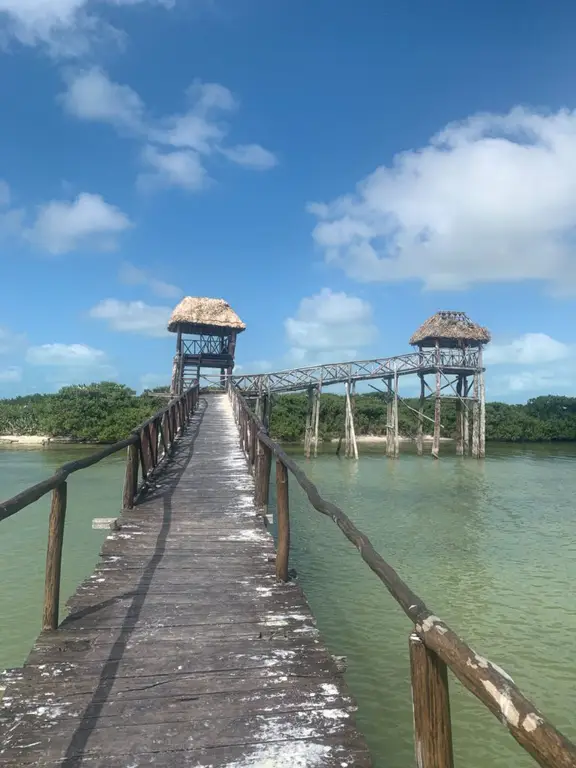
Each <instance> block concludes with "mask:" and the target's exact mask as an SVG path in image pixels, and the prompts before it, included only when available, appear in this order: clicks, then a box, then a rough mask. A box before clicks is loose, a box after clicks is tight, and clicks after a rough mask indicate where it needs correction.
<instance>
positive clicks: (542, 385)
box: [490, 368, 574, 395]
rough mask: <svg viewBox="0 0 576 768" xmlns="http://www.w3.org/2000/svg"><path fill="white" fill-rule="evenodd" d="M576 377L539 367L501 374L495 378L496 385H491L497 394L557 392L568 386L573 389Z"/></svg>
mask: <svg viewBox="0 0 576 768" xmlns="http://www.w3.org/2000/svg"><path fill="white" fill-rule="evenodd" d="M573 387H574V378H573V377H570V378H567V377H566V376H565V375H562V373H559V372H558V371H553V370H550V369H546V368H544V369H538V370H535V371H534V370H533V371H520V372H519V373H510V374H506V375H504V376H499V377H497V378H496V379H495V380H494V387H490V390H491V391H494V393H495V394H511V393H514V394H518V393H520V392H523V393H530V394H531V395H543V394H556V393H558V392H561V391H564V390H565V389H566V388H569V390H571V391H573Z"/></svg>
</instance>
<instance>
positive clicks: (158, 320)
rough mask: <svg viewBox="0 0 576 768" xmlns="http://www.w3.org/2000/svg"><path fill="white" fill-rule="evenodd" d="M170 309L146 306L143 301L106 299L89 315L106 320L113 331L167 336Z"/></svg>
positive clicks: (93, 308)
mask: <svg viewBox="0 0 576 768" xmlns="http://www.w3.org/2000/svg"><path fill="white" fill-rule="evenodd" d="M171 312H172V310H171V308H170V307H159V306H151V305H150V304H145V303H144V302H143V301H119V300H118V299H104V300H103V301H101V302H100V303H99V304H96V306H95V307H92V309H91V310H90V312H89V314H90V317H93V318H95V319H97V320H106V321H107V322H108V326H109V328H110V329H111V330H113V331H124V332H128V333H138V334H141V335H143V336H156V337H161V336H167V335H168V330H167V326H168V320H169V319H170V314H171Z"/></svg>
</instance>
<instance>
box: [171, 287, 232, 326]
mask: <svg viewBox="0 0 576 768" xmlns="http://www.w3.org/2000/svg"><path fill="white" fill-rule="evenodd" d="M179 325H182V326H205V327H206V328H212V329H219V328H230V329H231V330H234V331H236V332H237V333H242V331H244V330H246V326H245V325H244V323H243V322H242V320H240V318H239V317H238V315H237V314H236V312H234V310H233V309H232V307H231V306H230V304H228V302H227V301H224V299H209V298H207V297H205V296H185V297H184V298H183V299H182V301H181V302H180V304H178V306H177V307H176V309H175V310H174V312H172V317H171V318H170V321H169V323H168V330H169V331H177V330H178V326H179Z"/></svg>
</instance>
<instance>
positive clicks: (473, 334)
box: [410, 310, 491, 346]
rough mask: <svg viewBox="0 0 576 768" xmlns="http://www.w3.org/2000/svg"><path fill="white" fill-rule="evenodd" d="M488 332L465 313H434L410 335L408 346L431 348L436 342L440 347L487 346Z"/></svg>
mask: <svg viewBox="0 0 576 768" xmlns="http://www.w3.org/2000/svg"><path fill="white" fill-rule="evenodd" d="M490 338H491V336H490V332H489V331H488V329H487V328H483V327H482V326H481V325H476V323H473V322H472V320H470V318H469V317H468V315H467V314H466V313H465V312H452V311H446V310H445V311H442V312H436V314H435V315H432V317H429V318H428V320H426V322H425V323H424V324H423V325H421V326H420V328H418V330H417V331H416V332H415V333H414V334H413V335H412V337H411V339H410V344H422V345H424V346H433V345H435V344H436V340H438V341H439V342H440V346H456V345H457V344H459V343H460V342H463V343H476V344H487V343H488V342H489V341H490Z"/></svg>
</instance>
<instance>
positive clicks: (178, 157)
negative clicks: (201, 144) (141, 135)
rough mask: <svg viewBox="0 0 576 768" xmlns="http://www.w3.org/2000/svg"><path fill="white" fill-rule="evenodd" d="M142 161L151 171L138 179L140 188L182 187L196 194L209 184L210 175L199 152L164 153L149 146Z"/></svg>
mask: <svg viewBox="0 0 576 768" xmlns="http://www.w3.org/2000/svg"><path fill="white" fill-rule="evenodd" d="M142 160H143V162H144V164H145V165H146V166H147V167H148V169H149V170H148V171H147V172H145V173H142V174H140V176H139V177H138V186H139V187H140V188H141V189H154V188H155V187H180V188H182V189H187V190H190V191H193V192H196V191H198V190H200V189H203V188H204V187H205V186H206V185H207V184H208V183H209V178H208V174H207V172H206V169H205V168H204V166H203V164H202V159H201V157H200V155H199V154H198V152H194V151H192V150H181V151H174V152H162V151H160V150H158V149H156V147H153V146H150V145H149V146H147V147H146V148H145V149H144V152H143V153H142Z"/></svg>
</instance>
